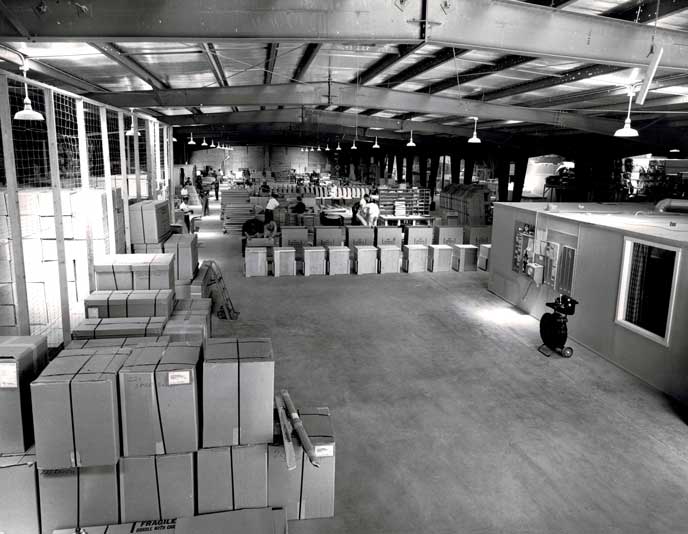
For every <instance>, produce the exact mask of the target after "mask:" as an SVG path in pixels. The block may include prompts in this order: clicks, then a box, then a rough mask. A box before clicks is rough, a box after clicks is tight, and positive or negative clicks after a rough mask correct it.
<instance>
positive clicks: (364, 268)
mask: <svg viewBox="0 0 688 534" xmlns="http://www.w3.org/2000/svg"><path fill="white" fill-rule="evenodd" d="M354 272H355V273H356V274H377V272H378V265H377V249H376V248H375V247H372V246H368V245H362V246H356V247H354Z"/></svg>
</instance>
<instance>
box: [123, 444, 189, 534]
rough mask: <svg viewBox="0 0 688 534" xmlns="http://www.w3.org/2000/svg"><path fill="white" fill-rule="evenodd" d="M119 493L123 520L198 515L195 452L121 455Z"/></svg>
mask: <svg viewBox="0 0 688 534" xmlns="http://www.w3.org/2000/svg"><path fill="white" fill-rule="evenodd" d="M119 496H120V509H121V521H122V522H128V521H143V520H144V518H145V519H146V520H160V519H172V518H175V517H185V516H193V515H195V513H196V507H195V501H196V498H195V484H194V455H193V454H191V453H185V454H166V455H160V456H142V457H132V458H122V459H121V460H120V470H119Z"/></svg>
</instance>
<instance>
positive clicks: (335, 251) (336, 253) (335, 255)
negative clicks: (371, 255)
mask: <svg viewBox="0 0 688 534" xmlns="http://www.w3.org/2000/svg"><path fill="white" fill-rule="evenodd" d="M325 248H326V249H327V274H329V275H336V274H350V273H351V266H350V263H349V261H350V260H349V254H350V251H349V248H348V247H343V246H327V247H325Z"/></svg>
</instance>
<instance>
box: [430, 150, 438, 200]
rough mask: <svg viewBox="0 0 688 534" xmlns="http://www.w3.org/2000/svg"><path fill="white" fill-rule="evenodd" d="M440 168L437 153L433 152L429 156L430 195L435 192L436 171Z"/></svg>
mask: <svg viewBox="0 0 688 534" xmlns="http://www.w3.org/2000/svg"><path fill="white" fill-rule="evenodd" d="M439 168H440V156H439V154H433V155H432V156H431V158H430V176H429V178H428V187H429V188H430V195H431V196H434V195H435V193H436V192H437V173H438V171H439Z"/></svg>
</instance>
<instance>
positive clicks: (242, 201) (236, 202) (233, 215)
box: [220, 190, 254, 235]
mask: <svg viewBox="0 0 688 534" xmlns="http://www.w3.org/2000/svg"><path fill="white" fill-rule="evenodd" d="M248 200H249V194H248V192H247V191H241V190H229V191H222V197H221V199H220V219H221V220H222V230H223V232H224V233H226V234H230V235H241V227H242V225H243V224H244V223H245V222H246V221H247V220H249V219H250V218H252V217H253V214H254V210H253V206H252V205H251V204H249V202H248Z"/></svg>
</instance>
